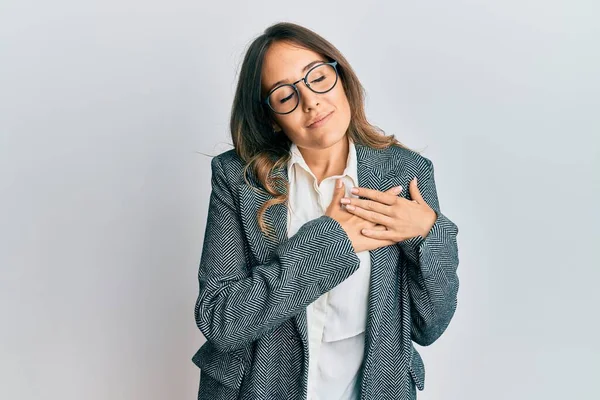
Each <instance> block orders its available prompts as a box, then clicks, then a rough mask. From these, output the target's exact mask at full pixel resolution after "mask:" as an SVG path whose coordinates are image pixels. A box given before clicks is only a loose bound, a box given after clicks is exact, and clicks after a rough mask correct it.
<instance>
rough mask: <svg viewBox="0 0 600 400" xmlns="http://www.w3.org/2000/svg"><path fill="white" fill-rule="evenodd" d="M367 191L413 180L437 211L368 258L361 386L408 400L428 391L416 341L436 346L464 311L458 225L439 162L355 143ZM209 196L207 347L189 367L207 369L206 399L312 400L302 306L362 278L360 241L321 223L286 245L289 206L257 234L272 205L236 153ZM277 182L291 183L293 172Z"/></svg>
mask: <svg viewBox="0 0 600 400" xmlns="http://www.w3.org/2000/svg"><path fill="white" fill-rule="evenodd" d="M356 152H357V161H358V182H359V186H362V187H367V188H372V189H377V190H381V191H385V190H387V189H389V188H391V187H392V186H396V185H402V187H403V188H404V190H403V191H402V194H401V196H404V197H407V198H410V197H409V193H408V184H409V182H410V180H411V179H412V178H413V177H414V176H416V177H417V179H418V186H419V190H420V191H421V194H422V196H423V198H424V199H425V201H426V202H427V204H429V205H430V206H431V207H432V208H433V209H434V210H435V211H436V213H437V220H436V222H435V225H434V226H433V228H432V230H431V232H430V233H429V235H428V236H427V237H426V238H425V239H423V238H422V237H421V236H417V237H415V238H412V239H409V240H406V241H403V242H400V243H398V244H397V245H392V246H386V247H382V248H379V249H376V250H374V251H371V252H370V255H371V263H372V271H371V281H370V294H369V305H368V307H369V309H368V317H367V330H366V335H365V336H366V339H365V357H364V362H363V367H362V373H361V376H360V379H359V384H360V385H361V386H360V387H361V390H360V393H361V399H368V400H371V399H373V400H375V399H385V400H387V399H395V400H409V399H415V398H416V389H415V388H418V389H419V390H423V388H424V381H425V368H424V365H423V361H422V359H421V356H420V355H419V353H418V352H417V350H416V349H415V348H414V346H413V341H414V342H416V343H418V344H419V345H422V346H427V345H429V344H431V343H433V342H434V341H435V340H436V339H437V338H439V337H440V335H441V334H442V333H443V332H444V331H445V330H446V328H447V326H448V324H449V323H450V320H451V318H452V316H453V315H454V312H455V309H456V305H457V301H456V298H457V291H458V286H459V281H458V276H457V274H456V270H457V267H458V248H457V242H456V237H457V234H458V228H457V226H456V225H455V224H454V223H453V222H452V221H450V220H449V219H448V218H447V217H446V216H445V215H444V214H442V213H441V211H440V206H439V203H438V197H437V194H436V188H435V180H434V172H433V164H432V163H431V161H430V160H429V159H427V158H425V157H423V156H421V155H419V154H418V153H415V152H413V151H411V150H407V149H403V148H400V147H396V146H393V147H390V148H388V149H384V150H376V149H372V148H370V147H367V146H363V145H360V144H356ZM211 167H212V192H211V195H210V205H209V210H208V221H207V225H206V231H205V237H204V245H203V248H202V256H201V260H200V267H199V274H198V279H199V283H200V291H199V296H198V301H197V303H196V307H195V316H196V322H197V324H198V327H199V328H200V330H201V331H202V333H203V334H204V336H205V337H206V339H207V341H206V343H205V344H204V345H203V346H202V347H201V348H200V350H198V352H197V353H196V354H195V355H194V357H193V358H192V360H193V361H194V363H195V364H196V365H197V366H198V367H200V369H201V377H200V385H199V386H200V387H199V392H198V398H199V399H206V400H225V399H229V400H234V399H244V400H246V399H252V400H254V399H294V400H295V399H305V398H306V384H307V379H308V375H307V372H308V345H307V320H306V311H305V309H306V306H307V305H308V304H310V303H312V302H313V301H315V300H316V299H317V298H318V297H319V296H321V295H322V294H323V293H325V292H328V291H329V290H331V289H332V288H334V287H335V286H336V285H338V284H339V283H340V282H342V281H343V280H344V279H346V278H347V277H348V276H350V275H351V274H352V273H353V272H354V271H356V270H357V269H358V266H359V259H358V257H357V256H356V253H354V251H353V247H352V244H351V242H350V240H349V238H348V236H347V235H346V233H345V232H344V230H343V229H342V227H341V226H340V225H339V223H337V221H335V220H334V219H332V218H330V217H327V216H321V217H319V218H316V219H314V220H311V221H309V222H307V223H306V224H305V225H303V226H302V227H301V228H300V230H299V231H298V232H297V233H296V234H295V235H293V236H292V237H291V238H288V237H287V208H286V207H287V206H286V204H278V205H275V206H271V207H270V208H268V209H267V212H266V214H265V221H266V222H267V223H268V224H269V225H271V226H273V227H274V228H275V232H276V235H275V236H274V237H272V238H269V237H267V236H265V235H263V233H262V232H261V231H260V229H259V227H258V223H257V219H256V214H257V212H258V209H259V208H260V207H261V205H263V203H264V202H265V201H267V200H268V199H270V198H271V196H270V195H267V194H264V193H263V192H257V191H255V190H257V188H258V187H259V186H258V182H257V181H256V179H255V178H254V177H252V176H251V177H250V179H251V180H250V182H251V183H252V185H253V186H255V187H254V188H251V187H250V186H249V185H247V184H246V183H245V182H244V180H243V177H242V168H243V163H242V162H241V160H240V158H239V157H238V156H237V155H236V153H235V151H234V150H229V151H227V152H224V153H222V154H220V155H218V156H216V157H215V158H213V160H212V163H211ZM274 174H275V176H278V177H281V178H285V179H286V180H287V169H286V168H285V167H283V168H280V169H279V170H277V171H275V173H274Z"/></svg>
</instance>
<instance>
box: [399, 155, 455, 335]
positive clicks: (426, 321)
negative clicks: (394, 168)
mask: <svg viewBox="0 0 600 400" xmlns="http://www.w3.org/2000/svg"><path fill="white" fill-rule="evenodd" d="M425 160H426V162H427V168H426V170H425V171H424V173H423V175H422V176H420V177H418V178H417V179H418V184H419V191H420V193H421V195H422V196H423V199H424V200H425V202H427V204H428V205H429V206H430V207H431V208H432V209H433V210H434V211H435V212H436V215H437V218H436V221H435V223H434V225H433V227H432V228H431V230H430V231H429V234H428V235H427V236H426V237H425V238H423V237H422V236H416V237H414V238H411V239H408V240H404V241H402V242H399V246H400V248H401V249H402V252H403V253H404V255H405V256H406V259H407V261H408V262H407V265H408V289H409V295H410V299H411V319H412V340H414V341H415V342H416V343H417V344H419V345H421V346H428V345H430V344H432V343H433V342H435V341H436V340H437V339H438V338H439V337H440V336H441V335H442V333H443V332H444V331H445V330H446V328H447V327H448V325H449V324H450V320H451V319H452V317H453V315H454V312H455V311H456V306H457V293H458V287H459V280H458V276H457V274H456V269H457V267H458V246H457V241H456V236H457V234H458V227H457V226H456V225H455V224H454V223H453V222H452V221H450V220H449V219H448V218H447V217H446V216H445V215H444V214H442V213H441V211H440V206H439V202H438V197H437V193H436V189H435V179H434V170H433V164H432V162H431V161H430V160H428V159H425Z"/></svg>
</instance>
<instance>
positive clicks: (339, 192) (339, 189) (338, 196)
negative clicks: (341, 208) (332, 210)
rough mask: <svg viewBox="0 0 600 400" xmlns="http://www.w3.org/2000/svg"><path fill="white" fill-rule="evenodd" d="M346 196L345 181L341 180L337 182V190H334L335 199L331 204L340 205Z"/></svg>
mask: <svg viewBox="0 0 600 400" xmlns="http://www.w3.org/2000/svg"><path fill="white" fill-rule="evenodd" d="M345 194H346V189H345V188H344V181H343V180H342V179H341V178H339V179H337V180H336V181H335V188H334V190H333V198H332V199H331V202H332V203H333V202H336V203H338V204H339V202H340V200H341V199H342V197H344V195H345Z"/></svg>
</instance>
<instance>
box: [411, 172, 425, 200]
mask: <svg viewBox="0 0 600 400" xmlns="http://www.w3.org/2000/svg"><path fill="white" fill-rule="evenodd" d="M408 192H409V193H410V198H411V199H412V200H413V201H416V202H417V203H419V204H421V203H423V202H424V201H423V196H421V192H420V191H419V187H418V186H417V177H416V176H415V177H414V178H413V180H412V181H410V183H409V184H408Z"/></svg>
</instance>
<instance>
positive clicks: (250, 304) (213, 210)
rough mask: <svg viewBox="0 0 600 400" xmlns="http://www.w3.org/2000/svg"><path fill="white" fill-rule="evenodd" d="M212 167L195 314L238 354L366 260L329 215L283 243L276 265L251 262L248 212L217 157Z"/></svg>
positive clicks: (215, 339)
mask: <svg viewBox="0 0 600 400" xmlns="http://www.w3.org/2000/svg"><path fill="white" fill-rule="evenodd" d="M211 169H212V178H211V185H212V191H211V194H210V201H209V208H208V217H207V224H206V230H205V235H204V244H203V247H202V255H201V259H200V266H199V271H198V282H199V295H198V299H197V301H196V306H195V317H196V323H197V325H198V328H199V329H200V331H201V332H202V334H203V335H204V337H205V338H206V339H207V340H208V341H210V342H212V343H213V345H214V346H215V347H217V348H218V349H220V350H222V351H231V350H235V349H238V348H241V347H243V346H245V345H247V344H249V343H251V342H253V341H255V340H256V339H258V338H260V337H261V336H262V335H264V334H265V333H266V332H269V331H270V330H272V329H274V328H276V327H277V326H279V325H280V324H282V323H283V322H285V321H286V320H287V319H289V318H290V317H292V316H294V315H296V314H298V313H299V312H301V311H302V310H303V309H305V308H306V306H307V305H309V304H310V303H312V302H313V301H314V300H316V299H317V298H318V297H319V296H320V295H322V294H323V293H325V292H328V291H329V290H331V289H332V288H334V287H335V286H337V285H338V284H339V283H341V282H342V281H343V280H345V279H346V278H347V277H348V276H350V275H352V273H353V272H354V271H356V270H357V269H358V267H359V264H360V260H359V258H358V256H357V255H356V253H355V252H354V248H353V246H352V243H351V241H350V239H349V237H348V235H347V234H346V232H345V231H344V230H343V229H342V227H341V225H340V224H339V223H338V222H337V221H336V220H334V219H332V218H330V217H328V216H325V215H323V216H321V217H319V218H316V219H313V220H311V221H308V222H306V223H305V224H304V225H303V226H301V227H300V229H299V230H298V231H297V233H296V234H294V235H293V236H292V237H290V238H288V239H287V240H285V241H283V242H280V244H279V245H278V247H277V248H276V249H275V251H274V252H273V253H272V255H271V257H270V259H269V261H268V262H266V263H264V264H260V265H252V266H250V265H248V259H247V257H246V255H247V254H246V252H247V249H246V247H245V243H244V234H243V232H242V224H241V222H240V220H241V219H240V215H239V212H238V211H237V209H236V206H235V203H234V201H233V196H232V193H231V191H230V189H229V185H228V183H227V178H226V175H225V173H224V170H223V165H222V164H221V161H220V160H219V159H218V158H217V157H215V158H213V160H212V162H211ZM240 207H243V204H241V205H240ZM249 240H252V238H251V237H249Z"/></svg>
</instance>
